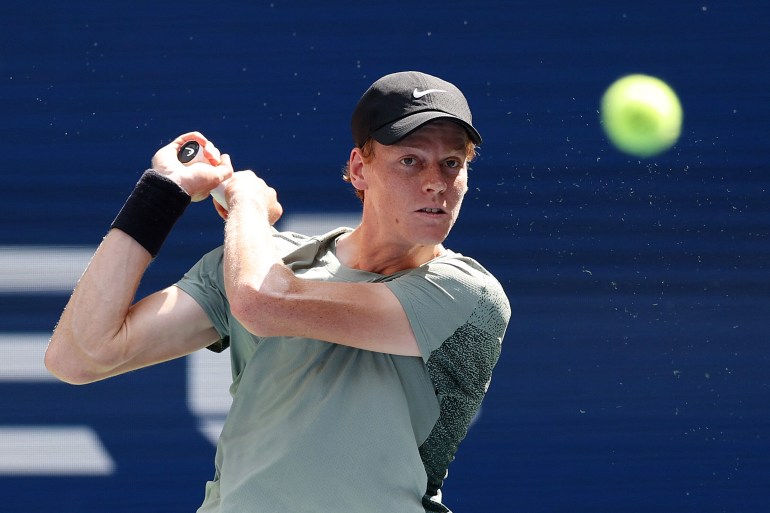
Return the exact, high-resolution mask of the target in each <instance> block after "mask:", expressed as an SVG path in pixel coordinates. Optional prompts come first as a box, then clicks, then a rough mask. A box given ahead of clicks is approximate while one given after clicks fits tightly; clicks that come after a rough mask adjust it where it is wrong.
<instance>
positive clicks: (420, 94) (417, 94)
mask: <svg viewBox="0 0 770 513" xmlns="http://www.w3.org/2000/svg"><path fill="white" fill-rule="evenodd" d="M445 92H446V91H444V90H443V89H426V90H424V91H420V90H419V89H417V88H415V89H414V91H412V96H413V97H414V98H415V99H419V98H422V97H423V96H425V95H426V94H430V93H445Z"/></svg>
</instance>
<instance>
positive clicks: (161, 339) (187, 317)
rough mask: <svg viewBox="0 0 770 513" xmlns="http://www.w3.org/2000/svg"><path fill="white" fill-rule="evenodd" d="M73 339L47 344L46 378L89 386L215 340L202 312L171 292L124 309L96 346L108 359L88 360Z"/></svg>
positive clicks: (190, 300) (187, 298)
mask: <svg viewBox="0 0 770 513" xmlns="http://www.w3.org/2000/svg"><path fill="white" fill-rule="evenodd" d="M61 331H68V330H66V329H64V330H61ZM73 336H74V335H69V336H68V335H65V334H61V335H59V336H56V337H54V338H52V342H51V343H50V344H49V347H48V350H47V352H46V365H47V366H48V367H49V369H50V370H51V372H53V373H54V374H55V375H57V376H58V377H59V378H60V379H62V380H64V381H67V382H70V383H90V382H93V381H98V380H101V379H105V378H109V377H112V376H116V375H119V374H122V373H125V372H128V371H132V370H135V369H139V368H142V367H147V366H149V365H152V364H155V363H160V362H164V361H167V360H171V359H174V358H178V357H180V356H184V355H186V354H189V353H192V352H194V351H196V350H198V349H201V348H203V347H206V346H207V345H209V344H211V343H212V342H214V341H216V340H217V339H218V338H219V337H218V335H217V333H216V331H215V330H214V329H213V327H212V326H211V322H210V321H209V320H208V317H207V316H206V314H205V312H204V311H203V309H202V308H201V307H200V306H199V305H198V304H197V303H196V302H195V300H194V299H193V298H191V297H190V296H189V295H187V294H186V293H184V292H183V291H181V290H180V289H178V288H177V287H168V288H166V289H164V290H161V291H158V292H156V293H154V294H152V295H149V296H147V297H145V298H144V299H142V300H141V301H139V302H137V303H136V304H134V305H133V306H131V307H130V309H129V311H128V314H127V315H126V318H125V320H124V322H123V324H122V325H121V327H120V329H119V330H118V331H117V332H116V333H115V334H114V336H113V337H112V338H111V339H104V340H101V341H100V342H99V343H100V345H102V346H103V348H104V351H103V354H105V355H110V356H109V357H108V358H107V357H104V358H102V357H100V358H94V356H93V355H92V354H90V353H88V352H86V351H85V350H84V349H83V347H82V346H81V345H80V344H79V343H78V341H77V340H74V339H73Z"/></svg>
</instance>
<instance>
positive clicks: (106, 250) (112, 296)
mask: <svg viewBox="0 0 770 513" xmlns="http://www.w3.org/2000/svg"><path fill="white" fill-rule="evenodd" d="M190 138H194V139H197V140H199V141H200V142H201V143H202V144H206V143H207V141H206V140H205V138H203V136H202V135H200V134H198V133H191V134H185V135H184V136H181V137H180V138H178V139H177V140H175V141H174V142H172V143H171V144H169V145H167V146H166V147H164V148H162V149H161V150H159V151H158V153H156V155H155V158H153V168H154V169H156V170H158V171H159V172H161V173H163V174H165V175H166V176H168V177H169V178H171V179H172V180H174V181H175V182H176V183H177V184H181V186H182V187H183V188H184V190H185V191H187V192H188V194H189V195H190V196H191V197H192V198H193V199H194V200H195V199H198V200H200V199H203V198H205V197H206V196H207V195H208V191H209V190H211V189H212V188H213V187H215V186H216V185H217V184H218V183H219V182H220V181H221V180H222V179H225V178H227V177H229V175H230V174H232V168H231V167H230V164H229V159H227V158H226V156H223V159H222V160H223V162H224V165H223V166H212V165H209V164H203V163H201V164H196V165H195V166H189V167H187V168H185V167H184V166H182V165H181V164H180V163H179V162H178V161H177V160H176V150H177V149H178V147H179V146H181V144H183V143H184V141H185V140H189V139H190ZM213 150H214V151H215V153H216V157H217V158H219V154H218V151H216V149H215V148H214V149H213ZM219 167H223V168H225V169H218V168H219ZM228 170H229V171H228ZM151 259H152V258H151V255H150V253H149V252H148V251H147V250H146V249H145V248H144V247H143V246H142V245H141V244H139V243H138V242H137V241H136V240H134V239H133V238H132V237H130V236H129V235H127V234H126V233H124V232H123V231H121V230H118V229H113V230H111V231H110V232H109V233H108V234H107V236H106V237H105V238H104V240H103V241H102V243H101V244H100V246H99V248H98V249H97V251H96V253H95V254H94V257H93V259H92V260H91V263H90V264H89V266H88V268H87V269H86V271H85V273H84V274H83V276H82V277H81V279H80V281H79V282H78V284H77V286H76V287H75V290H74V291H73V294H72V296H71V298H70V300H69V302H68V303H67V306H66V307H65V309H64V312H63V313H62V316H61V318H60V320H59V322H58V324H57V326H56V328H55V330H54V332H53V335H52V337H51V341H50V343H49V346H48V349H47V351H46V355H45V365H46V367H47V368H48V369H49V371H50V372H51V373H53V374H54V375H56V376H57V377H59V378H60V379H62V380H64V381H67V382H71V383H89V382H92V381H96V380H100V379H104V378H107V377H110V376H114V375H117V374H120V373H123V372H127V371H130V370H133V369H137V368H140V367H144V366H147V365H152V364H154V363H159V362H162V361H166V360H169V359H172V358H176V357H179V356H183V355H185V354H188V353H191V352H193V351H195V350H197V349H200V348H202V347H205V346H207V345H209V344H211V343H212V342H214V341H216V340H217V339H218V338H219V337H218V335H217V333H216V331H215V330H214V328H213V326H212V325H211V322H210V320H209V319H208V317H207V315H206V314H205V312H204V311H203V309H202V308H201V307H200V306H199V305H198V304H197V303H196V302H195V300H193V299H192V298H191V297H190V296H188V295H187V294H185V293H184V292H182V291H181V290H179V289H177V288H176V287H169V288H167V289H164V290H161V291H159V292H156V293H154V294H152V295H150V296H148V297H146V298H145V299H143V300H142V301H139V302H138V303H136V304H132V303H133V301H134V298H135V295H136V291H137V288H138V286H139V281H140V279H141V277H142V276H143V275H144V272H145V271H146V269H147V266H148V265H149V263H150V261H151Z"/></svg>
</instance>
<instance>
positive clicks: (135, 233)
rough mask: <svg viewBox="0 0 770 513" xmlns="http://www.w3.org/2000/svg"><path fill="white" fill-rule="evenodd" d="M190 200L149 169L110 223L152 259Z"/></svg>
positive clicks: (183, 192) (168, 180)
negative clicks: (144, 250)
mask: <svg viewBox="0 0 770 513" xmlns="http://www.w3.org/2000/svg"><path fill="white" fill-rule="evenodd" d="M190 201H191V198H190V195H189V194H187V193H186V192H185V191H184V189H182V187H181V186H180V185H179V184H178V183H176V182H175V181H174V180H172V179H171V178H169V177H168V176H165V175H162V174H160V173H158V172H157V171H154V170H152V169H150V170H147V171H145V172H144V174H143V175H142V177H141V178H140V179H139V182H137V184H136V187H134V190H133V191H132V192H131V195H130V196H129V197H128V199H127V200H126V203H125V204H124V205H123V208H122V209H121V210H120V212H119V213H118V215H117V217H116V218H115V220H114V221H113V222H112V225H111V226H110V227H111V228H117V229H119V230H121V231H123V232H125V233H126V234H128V235H129V236H130V237H131V238H133V239H134V240H136V241H137V242H138V243H139V244H141V245H142V247H144V249H146V250H147V252H149V253H150V255H151V256H152V257H153V258H155V256H156V255H157V254H158V252H159V251H160V247H161V246H162V245H163V242H164V241H165V240H166V238H167V237H168V234H169V233H170V232H171V229H172V228H173V226H174V224H175V223H176V221H177V220H178V219H179V218H180V217H181V216H182V214H183V213H184V211H185V209H186V208H187V205H189V204H190Z"/></svg>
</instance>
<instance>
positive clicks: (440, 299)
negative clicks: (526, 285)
mask: <svg viewBox="0 0 770 513" xmlns="http://www.w3.org/2000/svg"><path fill="white" fill-rule="evenodd" d="M385 284H386V285H387V286H388V288H389V289H390V290H391V291H392V292H393V294H394V295H395V296H396V297H397V298H398V300H399V302H400V303H401V306H402V307H403V308H404V311H405V312H406V315H407V317H408V318H409V322H410V324H411V327H412V330H413V331H414V334H415V337H416V339H417V344H418V346H419V347H420V352H421V354H422V357H423V360H425V361H426V362H427V361H428V359H429V358H430V355H431V353H433V352H434V351H436V350H437V349H438V348H439V347H440V346H441V345H442V344H443V343H444V341H445V340H447V339H449V338H450V337H451V336H452V335H453V334H454V333H455V332H456V331H457V330H458V329H459V328H461V327H462V326H464V325H466V324H467V323H468V322H469V319H471V318H476V319H477V320H476V322H479V315H478V314H479V313H480V312H478V311H477V310H478V308H479V306H480V304H482V298H483V305H485V306H484V308H485V309H491V311H488V312H486V315H484V316H483V317H485V318H486V320H482V321H481V322H482V323H483V324H485V325H484V326H480V328H482V329H484V330H489V334H490V335H491V336H492V338H496V339H498V340H499V341H502V337H503V335H504V332H505V329H506V327H507V323H508V319H509V318H510V305H509V303H508V299H507V298H506V296H505V293H504V291H503V289H502V287H501V286H500V284H499V283H498V282H497V280H496V279H495V278H494V277H493V276H492V275H491V274H489V272H488V271H486V270H485V269H484V268H483V267H481V266H480V265H479V264H478V263H476V262H475V261H473V260H471V259H467V258H464V257H460V256H457V257H451V258H446V259H440V260H436V261H433V262H430V263H428V264H425V265H423V266H421V267H419V268H417V269H414V270H412V271H410V272H408V273H406V274H404V275H401V276H399V277H397V278H395V279H393V280H391V281H387V282H386V283H385Z"/></svg>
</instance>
